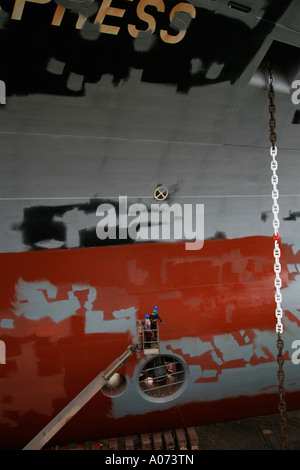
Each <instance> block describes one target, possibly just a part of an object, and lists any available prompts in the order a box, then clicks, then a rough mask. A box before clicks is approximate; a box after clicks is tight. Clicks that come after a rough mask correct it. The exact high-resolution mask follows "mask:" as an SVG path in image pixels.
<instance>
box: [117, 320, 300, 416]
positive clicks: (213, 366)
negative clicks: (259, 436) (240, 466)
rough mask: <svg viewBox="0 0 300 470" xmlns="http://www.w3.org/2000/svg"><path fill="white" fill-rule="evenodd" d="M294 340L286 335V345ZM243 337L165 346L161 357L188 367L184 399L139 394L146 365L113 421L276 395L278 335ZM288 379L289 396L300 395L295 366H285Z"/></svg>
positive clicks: (249, 334)
mask: <svg viewBox="0 0 300 470" xmlns="http://www.w3.org/2000/svg"><path fill="white" fill-rule="evenodd" d="M299 335H300V328H299ZM292 336H293V333H292V332H290V331H287V332H286V336H285V341H286V344H290V342H291V339H292ZM237 337H239V338H240V340H236V339H235V338H234V336H233V335H231V334H223V335H216V336H214V337H212V340H211V341H205V340H201V339H200V338H195V337H194V338H189V337H184V338H180V339H177V340H174V341H166V342H164V341H162V342H161V344H160V353H161V354H175V355H177V357H179V358H180V360H181V361H182V360H183V361H184V362H185V364H186V367H187V373H186V376H185V380H184V384H185V386H184V388H183V393H181V394H178V395H176V396H174V399H173V400H172V399H170V397H168V399H167V400H166V401H165V402H162V401H161V400H159V401H157V402H155V401H154V400H152V401H151V402H149V401H145V398H144V397H143V396H142V394H141V393H139V391H138V390H137V387H138V377H139V373H140V371H141V370H142V367H143V365H144V360H142V361H141V362H140V363H139V364H137V366H136V368H135V372H134V375H133V377H129V376H127V377H126V379H127V384H128V386H127V389H126V392H125V393H124V394H123V395H122V396H121V397H117V398H116V399H114V400H112V408H111V410H110V412H109V416H110V417H114V418H121V417H124V416H127V415H139V414H144V413H147V412H152V411H157V410H160V411H163V410H166V409H170V408H172V407H174V406H182V405H185V404H188V403H191V402H195V403H196V402H212V401H217V400H222V399H226V398H236V397H240V396H255V395H259V394H268V393H276V392H277V388H278V378H277V368H278V366H277V363H276V355H277V348H276V338H277V336H276V333H275V331H274V332H271V331H259V330H248V331H247V330H241V331H240V332H238V334H237ZM243 342H245V343H247V344H243ZM239 343H240V344H239ZM207 355H209V358H208V356H207ZM285 373H286V390H287V392H289V391H291V392H294V391H298V390H300V382H299V371H298V370H297V367H295V366H294V365H293V364H292V362H291V361H289V360H286V361H285Z"/></svg>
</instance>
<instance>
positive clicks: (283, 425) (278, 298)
mask: <svg viewBox="0 0 300 470" xmlns="http://www.w3.org/2000/svg"><path fill="white" fill-rule="evenodd" d="M273 82H274V77H273V69H272V65H271V64H269V93H268V97H269V100H270V104H269V113H270V120H269V125H270V142H271V144H272V146H271V148H270V154H271V157H272V161H271V170H272V177H271V183H272V186H273V189H272V199H273V205H272V213H273V229H274V234H273V241H274V250H273V254H274V260H275V262H274V272H275V280H274V286H275V303H276V309H275V316H276V318H277V323H276V333H277V341H276V345H277V349H278V353H277V363H278V372H277V376H278V381H279V386H278V394H279V406H278V408H279V413H280V418H279V422H280V430H281V447H282V449H286V448H287V445H288V439H287V434H286V430H287V421H286V418H285V413H286V404H285V400H284V398H285V388H284V379H285V374H284V371H283V364H284V357H283V353H282V351H283V348H284V343H283V340H282V337H281V335H282V333H283V324H282V315H283V312H282V307H281V303H282V294H281V291H280V289H281V286H282V281H281V277H280V273H281V264H280V255H281V251H280V235H279V232H278V229H279V227H280V222H279V217H278V215H279V205H278V198H279V191H278V189H277V184H278V176H277V169H278V163H277V160H276V156H277V147H276V145H275V143H276V139H277V136H276V133H275V131H274V129H275V127H276V119H275V111H276V107H275V103H274V99H275V91H274V87H273Z"/></svg>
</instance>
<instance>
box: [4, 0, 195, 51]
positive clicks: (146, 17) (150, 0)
mask: <svg viewBox="0 0 300 470" xmlns="http://www.w3.org/2000/svg"><path fill="white" fill-rule="evenodd" d="M51 1H53V0H15V3H14V8H13V12H12V15H11V19H12V20H18V21H21V20H22V16H23V13H24V8H26V7H25V4H26V3H27V2H30V3H36V4H38V5H45V4H46V3H50V2H51ZM133 1H134V0H124V6H126V3H128V2H133ZM92 3H93V2H92ZM112 3H113V0H102V2H101V5H100V7H99V10H98V12H97V16H96V18H95V20H94V24H98V25H99V31H100V33H104V34H111V35H115V36H116V35H118V33H119V31H120V28H121V27H124V24H122V20H120V25H118V26H113V25H109V24H107V23H106V22H105V20H106V17H110V16H111V17H115V18H120V19H122V18H123V16H124V14H125V12H126V7H125V8H116V7H114V6H113V5H112ZM165 4H166V0H139V1H138V2H137V6H136V15H137V18H138V19H139V20H141V21H143V22H145V23H146V25H147V27H146V29H143V30H139V29H138V28H137V26H136V25H134V24H128V25H127V26H126V27H127V30H128V33H129V34H130V36H132V37H133V38H137V37H138V35H139V33H140V32H147V31H149V32H150V33H151V34H153V33H154V32H155V31H156V29H157V22H156V19H155V18H154V16H152V15H151V14H150V13H146V11H145V9H146V7H147V6H153V7H155V8H156V10H157V11H158V12H159V13H163V14H166V12H165V9H166V8H165ZM70 5H71V6H70V7H68V6H62V5H57V6H56V9H55V12H54V15H53V18H52V21H51V25H52V26H61V23H62V21H63V18H64V15H65V12H66V10H67V9H71V10H73V11H74V10H75V11H77V12H78V20H77V22H76V25H75V27H76V29H82V28H83V27H84V24H85V22H86V21H87V19H88V18H87V17H86V16H84V15H83V14H82V13H80V12H79V11H78V2H76V1H74V9H73V8H72V0H70ZM85 13H86V12H85ZM86 14H87V13H86ZM184 14H185V15H186V14H187V15H188V16H189V17H190V19H192V18H196V9H195V7H194V6H193V5H191V4H190V3H182V2H181V3H178V4H177V5H175V6H174V7H173V8H172V10H171V12H170V14H169V20H170V24H171V25H172V26H173V30H174V28H175V29H177V30H178V33H177V34H170V32H168V31H167V30H164V29H162V30H160V31H159V35H160V38H161V40H162V41H163V42H165V43H168V44H176V43H178V42H180V41H181V40H182V39H183V38H184V36H185V35H186V32H187V29H188V26H189V23H190V21H185V18H186V16H185V15H184ZM108 22H109V20H108Z"/></svg>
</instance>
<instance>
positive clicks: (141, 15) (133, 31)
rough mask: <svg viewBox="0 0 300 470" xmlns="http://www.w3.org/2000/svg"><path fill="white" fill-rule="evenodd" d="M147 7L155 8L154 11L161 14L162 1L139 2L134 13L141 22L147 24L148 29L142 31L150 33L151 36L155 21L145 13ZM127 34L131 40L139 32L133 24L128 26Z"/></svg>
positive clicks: (162, 9)
mask: <svg viewBox="0 0 300 470" xmlns="http://www.w3.org/2000/svg"><path fill="white" fill-rule="evenodd" d="M148 5H152V6H154V7H156V9H157V10H158V11H161V12H164V11H165V5H164V2H163V1H162V0H141V1H140V2H139V4H138V6H137V7H136V12H137V15H138V17H139V18H140V19H141V20H142V21H145V23H148V28H147V29H146V30H144V31H151V34H153V33H154V31H155V28H156V21H155V19H154V18H153V16H151V15H149V14H148V13H146V12H145V8H146V7H147V6H148ZM128 32H129V34H130V36H132V37H133V38H137V37H138V35H139V32H140V31H139V30H138V29H136V27H135V26H134V25H133V24H129V25H128Z"/></svg>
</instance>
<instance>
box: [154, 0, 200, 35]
mask: <svg viewBox="0 0 300 470" xmlns="http://www.w3.org/2000/svg"><path fill="white" fill-rule="evenodd" d="M180 13H187V14H188V15H190V17H191V18H196V10H195V7H194V6H193V5H190V4H188V3H178V5H176V6H175V7H174V8H172V10H171V13H170V21H171V24H172V25H173V26H175V27H176V28H178V29H179V33H178V34H177V35H176V36H172V35H170V34H169V33H168V31H166V30H164V29H162V30H161V32H160V37H161V39H162V40H163V41H164V42H166V43H168V44H176V43H177V42H179V41H181V40H182V39H183V38H184V36H185V34H186V30H187V28H188V26H189V24H187V23H186V22H185V21H184V19H183V18H182V15H180Z"/></svg>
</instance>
